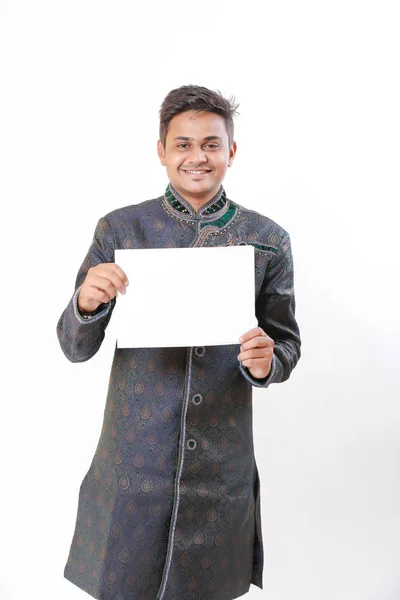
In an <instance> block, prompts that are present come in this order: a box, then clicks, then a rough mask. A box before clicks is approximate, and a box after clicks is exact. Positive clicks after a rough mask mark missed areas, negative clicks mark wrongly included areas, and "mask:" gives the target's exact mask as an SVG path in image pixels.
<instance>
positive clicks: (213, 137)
mask: <svg viewBox="0 0 400 600" xmlns="http://www.w3.org/2000/svg"><path fill="white" fill-rule="evenodd" d="M202 139H203V140H206V141H210V140H219V141H220V142H222V138H221V137H220V136H219V135H206V136H205V137H203V138H202ZM174 140H184V141H185V142H193V141H194V140H195V138H194V137H189V136H187V135H177V136H176V137H174Z"/></svg>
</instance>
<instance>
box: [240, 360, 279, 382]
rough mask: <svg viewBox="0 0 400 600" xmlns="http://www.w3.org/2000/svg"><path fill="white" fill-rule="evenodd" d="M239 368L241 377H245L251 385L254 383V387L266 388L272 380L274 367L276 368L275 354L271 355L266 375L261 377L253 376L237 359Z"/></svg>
mask: <svg viewBox="0 0 400 600" xmlns="http://www.w3.org/2000/svg"><path fill="white" fill-rule="evenodd" d="M239 369H240V371H241V373H242V375H243V377H244V378H245V379H247V381H249V382H250V383H251V384H252V385H254V386H255V387H260V388H266V387H268V386H269V384H270V383H271V382H272V381H273V378H274V374H275V369H276V355H275V354H273V355H272V361H271V370H270V372H269V373H268V375H267V376H266V377H263V378H262V379H258V378H257V377H253V375H252V374H251V373H250V371H249V369H248V368H247V367H245V366H244V365H243V364H242V363H241V362H240V361H239Z"/></svg>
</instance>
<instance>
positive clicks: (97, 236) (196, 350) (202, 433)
mask: <svg viewBox="0 0 400 600" xmlns="http://www.w3.org/2000/svg"><path fill="white" fill-rule="evenodd" d="M238 244H252V245H253V247H254V253H255V274H254V275H255V287H256V296H255V314H256V317H257V321H258V324H259V326H260V327H262V328H263V329H264V331H265V332H266V333H267V334H268V335H269V336H270V337H271V338H272V339H273V340H274V342H275V346H274V355H273V360H272V365H271V371H270V373H269V375H268V376H267V377H266V378H264V379H256V378H254V377H253V376H252V375H251V373H250V371H249V369H247V368H246V367H245V366H244V365H242V363H240V362H239V361H238V359H237V355H238V354H239V352H240V344H239V343H238V344H231V345H225V346H198V347H190V348H187V347H179V348H177V347H172V348H120V349H118V348H117V346H116V347H115V352H114V357H113V361H112V365H111V372H110V379H109V387H108V392H107V397H106V403H105V409H104V419H103V426H102V430H101V434H100V438H99V442H98V445H97V448H96V450H95V453H94V456H93V459H92V462H91V464H90V466H89V468H88V471H87V473H86V475H85V477H84V478H83V480H82V483H81V486H80V489H79V494H78V507H77V516H76V524H75V530H74V533H73V537H72V541H71V546H70V551H69V555H68V558H67V561H66V565H65V569H64V576H65V577H66V578H67V579H68V580H69V581H71V582H72V583H74V584H75V585H77V586H78V587H80V588H81V589H82V590H84V591H86V592H87V593H88V594H90V595H91V596H93V597H94V598H97V599H98V600H199V599H201V600H231V599H233V598H237V597H239V596H241V595H243V594H245V593H246V592H247V591H248V590H249V588H250V584H251V583H253V584H254V585H256V586H258V587H259V588H261V589H262V587H263V581H262V575H263V562H264V558H263V540H262V529H261V510H260V505H261V502H260V500H261V496H260V479H259V475H258V469H257V465H256V461H255V457H254V447H253V431H252V388H253V386H254V387H260V388H267V387H268V386H269V385H270V384H271V383H280V382H284V381H286V380H287V379H288V378H289V376H290V374H291V372H292V370H293V369H294V367H295V366H296V364H297V362H298V360H299V358H300V346H301V340H300V333H299V327H298V324H297V322H296V319H295V296H294V275H293V258H292V252H291V245H290V237H289V234H288V232H287V231H285V230H284V229H283V228H282V227H281V226H280V225H278V224H277V223H275V222H274V221H273V220H271V219H269V218H268V217H266V216H263V215H261V214H259V213H257V212H255V211H252V210H249V209H246V208H244V207H243V206H241V205H239V204H238V203H237V202H234V201H232V200H230V199H228V198H227V197H226V194H225V190H224V188H223V187H222V186H221V188H220V190H219V191H218V193H217V194H216V195H215V196H214V198H212V199H211V200H209V201H208V202H207V203H206V204H205V205H204V206H202V207H201V209H200V210H199V211H197V213H196V212H195V211H194V209H193V207H192V206H191V205H190V204H189V202H187V201H186V200H185V199H184V198H183V197H182V196H181V195H180V194H179V193H178V192H177V191H176V190H175V189H174V188H173V186H172V185H171V184H169V185H168V186H167V189H166V192H165V194H164V195H163V196H160V197H159V198H156V199H151V200H146V201H144V202H141V203H139V204H133V205H129V206H125V207H122V208H118V209H116V210H113V211H112V212H110V213H108V214H107V215H105V216H104V217H101V218H100V219H99V221H98V223H97V226H96V228H95V232H94V237H93V241H92V243H91V245H90V248H89V250H88V252H87V255H86V257H85V258H84V260H83V263H82V265H81V267H80V268H79V271H78V274H77V277H76V282H75V290H74V292H73V294H72V297H71V299H70V301H69V302H68V305H67V306H66V308H65V310H64V311H63V313H62V314H61V316H60V318H59V320H58V323H57V336H58V340H59V343H60V346H61V349H62V351H63V352H64V354H65V356H66V357H67V358H68V360H70V361H72V362H84V361H87V360H89V359H90V358H91V357H93V356H94V355H95V354H96V352H98V350H99V348H100V346H101V343H102V341H103V339H104V336H105V330H106V328H107V325H108V323H109V321H110V319H111V316H112V312H113V309H114V307H115V304H116V302H117V299H116V298H113V299H112V300H111V301H110V302H108V303H104V304H103V305H100V306H99V308H98V309H97V310H96V311H95V312H94V313H93V314H92V315H86V316H83V315H81V314H80V312H79V310H78V304H77V300H78V295H79V292H80V289H81V286H82V284H83V282H84V279H85V277H86V275H87V272H88V270H89V268H90V267H93V266H95V265H97V264H99V263H102V262H114V261H115V257H114V250H115V249H116V248H175V247H202V246H227V245H238ZM140 285H141V282H140V281H135V280H133V281H132V280H130V285H129V287H128V289H127V293H134V291H135V287H136V286H140ZM160 300H161V302H162V289H160ZM212 309H218V307H209V306H205V307H204V310H212ZM162 312H163V314H164V318H167V319H180V318H188V312H186V311H185V307H175V308H172V307H163V308H162ZM159 317H160V316H159V315H157V322H158V320H159ZM188 326H190V319H188ZM243 333H244V332H243Z"/></svg>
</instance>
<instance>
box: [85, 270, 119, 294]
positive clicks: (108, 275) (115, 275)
mask: <svg viewBox="0 0 400 600" xmlns="http://www.w3.org/2000/svg"><path fill="white" fill-rule="evenodd" d="M110 265H113V266H112V267H110ZM93 275H95V276H100V277H102V278H104V279H108V280H109V281H110V282H111V283H112V285H113V286H114V288H115V289H116V290H118V291H119V292H121V293H122V294H125V293H126V287H125V283H124V282H125V281H127V279H126V275H125V273H124V272H123V270H122V269H121V268H120V267H118V266H117V267H116V265H115V264H114V263H101V264H100V265H97V267H95V268H94V270H93Z"/></svg>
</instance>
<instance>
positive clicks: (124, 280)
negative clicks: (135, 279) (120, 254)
mask: <svg viewBox="0 0 400 600" xmlns="http://www.w3.org/2000/svg"><path fill="white" fill-rule="evenodd" d="M107 264H109V265H113V267H112V268H113V269H114V270H115V272H116V273H117V275H118V277H119V278H120V279H121V281H122V283H123V284H124V285H129V280H128V276H127V275H126V273H125V271H123V270H122V269H121V267H120V266H119V265H117V264H116V263H107Z"/></svg>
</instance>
